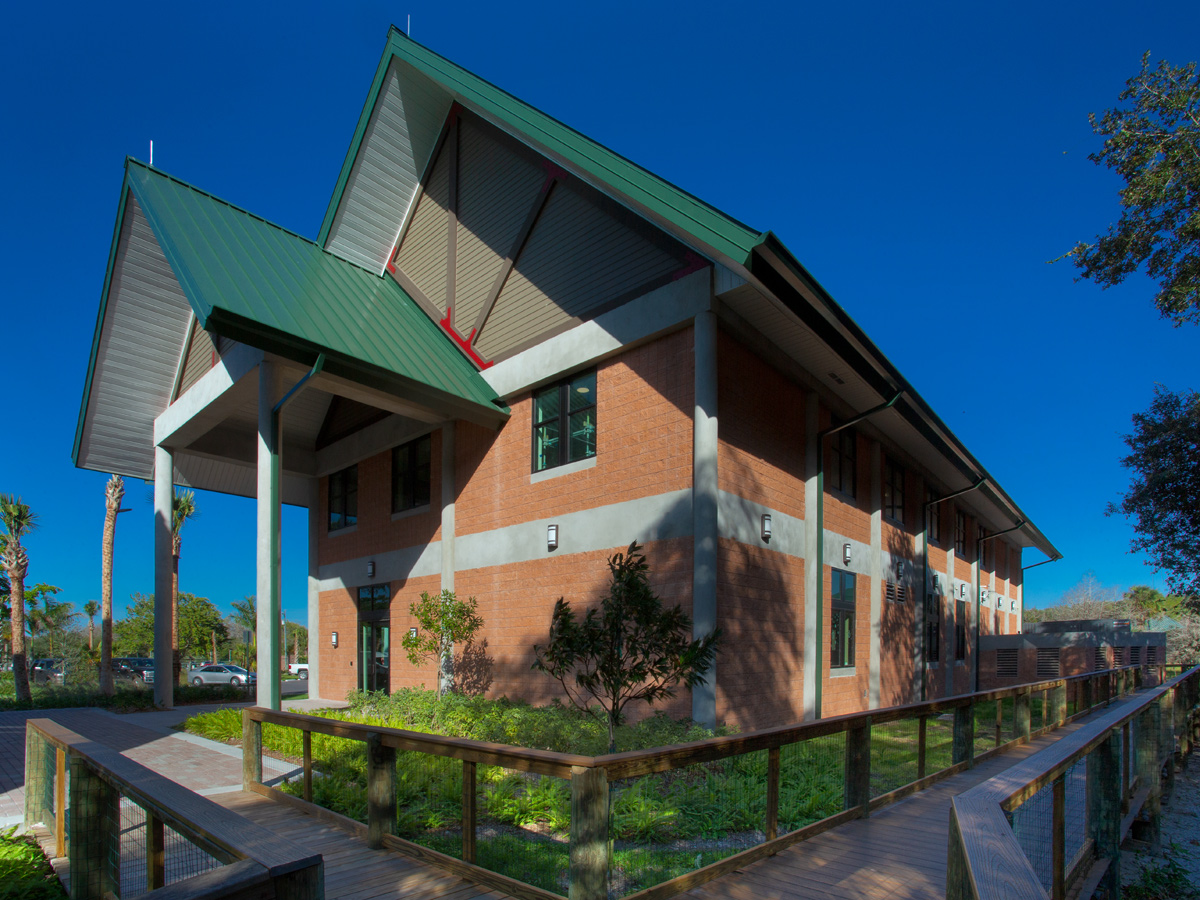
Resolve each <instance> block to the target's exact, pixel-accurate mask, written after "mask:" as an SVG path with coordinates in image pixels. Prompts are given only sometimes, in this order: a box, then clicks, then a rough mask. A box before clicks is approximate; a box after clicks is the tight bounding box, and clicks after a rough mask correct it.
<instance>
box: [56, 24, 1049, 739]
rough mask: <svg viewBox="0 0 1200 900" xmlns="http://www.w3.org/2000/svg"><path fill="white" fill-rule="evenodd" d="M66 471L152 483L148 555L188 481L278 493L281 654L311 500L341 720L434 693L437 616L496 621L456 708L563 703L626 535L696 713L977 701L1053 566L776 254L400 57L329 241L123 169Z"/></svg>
mask: <svg viewBox="0 0 1200 900" xmlns="http://www.w3.org/2000/svg"><path fill="white" fill-rule="evenodd" d="M74 452H75V460H76V464H77V465H80V466H84V467H87V468H94V469H100V470H103V471H117V472H121V473H124V474H127V475H130V476H134V477H143V478H153V479H154V480H155V484H156V497H157V500H156V504H157V509H158V513H157V514H158V515H159V516H160V521H159V534H160V536H161V534H162V532H163V526H164V524H165V521H166V520H165V519H164V518H163V515H164V511H165V510H167V509H169V502H170V496H171V490H172V489H173V486H174V485H178V484H183V485H189V486H192V487H197V488H204V489H210V490H221V491H226V492H229V493H235V494H242V495H245V496H255V497H257V501H258V517H259V518H258V522H259V564H258V572H259V574H258V595H259V598H260V620H261V624H260V631H261V632H262V633H263V634H265V635H270V634H271V632H272V631H274V630H275V626H276V625H277V623H278V621H279V616H278V604H279V506H280V504H281V503H293V504H297V505H301V506H304V507H306V508H307V509H308V511H309V559H310V578H309V635H310V638H309V640H310V645H309V646H310V679H311V680H312V684H313V685H314V686H315V689H314V690H313V693H319V695H320V696H322V697H326V698H338V697H342V696H344V695H345V694H346V693H347V692H348V691H350V690H352V689H356V688H358V689H363V688H365V689H383V690H390V689H395V688H398V687H401V686H405V685H415V684H421V683H424V684H426V685H430V686H432V684H433V683H434V681H435V679H436V672H435V669H434V667H433V666H432V665H431V666H429V667H427V668H417V667H413V666H411V665H410V664H409V663H408V661H407V660H406V659H405V658H404V656H403V654H402V653H401V652H399V641H400V638H401V637H402V635H403V634H404V633H406V632H407V631H408V630H409V628H411V627H413V626H414V624H415V623H414V622H413V621H412V618H411V616H410V615H409V606H410V604H411V603H412V602H413V601H414V600H415V599H416V598H417V597H418V596H419V595H420V594H421V593H422V592H424V591H428V592H430V593H436V592H438V591H440V590H443V589H446V590H453V591H455V592H457V593H458V594H459V595H460V596H467V595H469V596H473V597H475V598H477V601H478V604H479V612H480V614H481V615H482V617H483V620H484V622H485V626H484V628H483V630H482V632H481V634H480V636H479V639H478V640H477V642H476V644H475V645H474V646H472V647H471V648H466V649H464V648H457V649H456V652H457V658H456V661H455V662H456V666H455V668H456V676H457V678H458V681H459V682H460V684H461V685H462V686H463V687H464V688H465V689H469V690H478V691H485V692H491V693H493V694H507V695H509V696H522V697H527V698H529V699H530V700H533V701H547V700H549V699H551V698H552V697H553V696H555V691H554V687H555V686H556V683H555V682H553V681H551V680H550V679H547V678H546V677H545V676H543V675H540V674H538V673H535V672H533V671H531V669H530V666H531V663H532V661H533V646H534V644H536V643H539V642H542V643H544V642H545V640H546V636H547V632H548V626H549V622H550V614H551V610H552V608H553V605H554V602H555V600H556V599H557V598H558V597H560V596H565V597H566V598H568V599H570V600H572V601H573V602H576V603H583V604H587V603H589V602H594V601H596V600H598V599H599V597H600V596H601V595H602V593H603V591H604V589H605V586H606V584H607V576H608V570H607V566H606V560H607V559H608V557H609V556H610V555H611V554H613V553H614V552H617V551H619V550H622V549H624V548H625V547H626V546H628V545H629V544H630V542H631V541H634V540H636V541H638V542H639V543H640V544H641V545H643V547H644V548H645V551H644V552H645V553H646V555H647V557H648V559H649V561H650V565H651V579H652V582H653V583H654V585H655V587H656V589H657V590H658V592H659V594H660V595H661V596H662V597H663V599H664V600H665V601H666V602H668V603H679V604H681V605H682V606H683V607H684V608H685V609H686V610H687V611H688V613H689V614H690V616H691V617H692V619H693V622H694V630H695V633H696V634H697V635H703V634H706V633H708V632H709V631H711V630H712V629H713V628H717V627H719V628H721V629H722V630H723V633H724V639H723V643H722V645H721V650H720V652H719V654H718V658H717V662H716V665H715V667H714V670H712V671H710V672H709V675H708V680H707V682H706V683H705V684H704V685H701V686H700V687H698V688H696V689H694V690H692V691H690V692H684V694H683V695H681V696H679V697H678V698H677V699H676V701H675V703H674V704H673V705H672V706H671V711H672V712H674V713H681V714H691V715H692V716H693V717H695V718H696V719H697V720H699V721H703V722H707V723H710V724H712V723H715V722H728V723H731V724H737V725H739V726H741V727H743V728H754V727H762V726H766V725H772V724H779V723H782V722H788V721H797V720H800V719H805V718H814V717H819V716H828V715H834V714H839V713H844V712H852V711H857V710H861V709H865V708H871V707H876V706H887V705H893V704H897V703H904V702H910V701H913V700H918V699H921V698H922V697H927V698H932V697H939V696H945V695H949V694H955V693H962V692H964V691H968V690H971V689H972V688H973V686H974V685H975V684H976V683H977V678H978V673H977V671H976V658H977V655H978V654H977V648H978V640H979V637H980V636H981V635H993V634H1001V635H1003V634H1014V633H1016V632H1019V631H1020V626H1021V600H1022V596H1021V594H1022V583H1023V579H1022V571H1023V570H1022V553H1023V551H1024V550H1025V549H1032V550H1034V551H1040V553H1041V554H1044V555H1045V556H1047V557H1049V558H1052V559H1053V558H1057V556H1058V554H1057V552H1056V551H1055V549H1054V547H1053V546H1052V545H1051V544H1050V543H1049V541H1047V539H1046V538H1045V537H1044V536H1043V535H1042V534H1041V533H1040V531H1038V530H1037V528H1036V527H1035V526H1034V525H1033V524H1032V523H1030V522H1029V521H1028V519H1027V517H1026V516H1025V515H1024V514H1023V513H1022V512H1021V511H1020V509H1019V508H1018V507H1017V506H1016V504H1015V503H1014V502H1013V501H1012V499H1011V498H1010V497H1009V496H1008V495H1007V494H1006V493H1005V492H1004V490H1003V489H1002V488H1001V487H1000V486H999V485H998V484H997V483H996V482H995V481H994V479H992V478H991V477H990V476H989V475H988V473H987V472H986V471H985V470H984V469H983V467H982V466H981V465H980V464H979V462H978V461H977V460H976V459H975V458H974V456H972V455H971V453H970V452H969V451H968V450H967V449H966V448H965V447H964V446H963V445H962V444H961V442H959V441H958V439H957V438H955V436H954V435H953V434H952V433H951V432H950V431H949V429H947V428H946V426H945V425H944V424H943V423H942V422H941V421H940V419H938V417H937V416H936V414H935V413H934V412H933V411H932V410H931V409H930V408H929V407H928V405H927V404H926V403H925V402H924V400H922V399H921V397H920V396H919V395H918V394H917V393H916V392H915V391H914V390H913V389H912V387H911V386H910V385H909V384H908V383H907V381H905V380H904V378H903V377H902V376H901V375H900V373H899V372H897V371H896V370H895V369H894V367H892V366H891V364H890V363H889V362H888V361H887V360H886V358H885V357H884V356H883V354H882V353H881V352H880V351H879V349H878V348H877V347H876V346H875V345H874V344H873V343H872V342H871V341H870V339H869V338H867V336H866V335H865V334H864V333H862V331H861V330H860V329H859V328H858V327H857V326H856V325H855V324H854V322H853V321H852V320H851V319H850V318H849V316H848V315H847V314H846V313H845V311H843V310H842V309H841V308H840V307H839V306H838V305H837V304H836V303H835V302H834V301H833V299H832V298H831V297H829V296H828V295H827V294H826V293H825V292H824V291H823V289H821V287H820V285H819V284H817V282H816V281H815V280H814V279H813V278H812V277H811V276H810V275H809V274H808V272H807V271H805V270H804V268H803V266H801V264H800V263H799V262H798V261H796V260H795V259H794V257H792V255H791V254H790V253H789V252H788V251H787V249H786V248H785V247H784V246H783V245H782V244H781V243H780V242H779V241H778V239H777V238H776V237H775V236H774V235H773V234H772V233H770V232H760V231H757V230H755V229H751V228H748V227H747V226H745V225H742V224H741V223H739V222H736V221H735V220H733V219H731V218H729V217H728V216H726V215H724V214H723V213H721V212H719V211H718V210H715V209H713V208H712V207H709V206H707V205H706V204H704V203H703V202H701V201H699V200H697V199H696V198H694V197H691V196H690V195H688V194H686V193H685V192H683V191H681V190H679V189H678V188H675V187H674V186H672V185H670V184H669V183H667V182H665V181H663V180H661V179H659V178H657V177H656V176H654V175H652V174H650V173H649V172H646V171H645V170H643V169H640V168H639V167H637V166H636V165H634V164H632V163H630V162H629V161H627V160H625V159H623V158H621V157H619V156H617V155H616V154H613V153H611V151H608V150H606V149H605V148H603V147H602V146H600V145H599V144H596V143H595V142H593V141H590V140H589V139H587V138H585V137H583V136H582V135H579V134H578V133H577V132H574V131H572V130H571V129H569V128H567V127H566V126H564V125H562V124H561V123H558V122H556V121H555V120H553V119H551V118H550V117H548V116H546V115H544V114H543V113H540V112H539V111H537V110H535V109H533V108H532V107H529V106H528V105H526V104H523V103H521V102H520V101H518V100H516V99H515V98H513V97H511V96H509V95H507V94H505V93H503V92H502V91H500V90H498V89H497V88H494V87H493V86H491V85H489V84H487V83H486V82H483V81H482V80H480V79H478V78H477V77H475V76H473V75H471V74H470V73H469V72H466V71H465V70H463V69H461V68H460V67H458V66H455V65H454V64H453V63H450V62H449V61H447V60H445V59H443V58H442V57H439V56H437V55H436V54H434V53H432V52H431V51H429V50H427V49H426V48H423V47H421V46H420V45H418V44H416V43H414V42H412V41H411V40H409V39H408V38H407V37H405V36H404V35H403V34H401V33H399V32H398V31H396V30H393V31H392V32H391V33H390V34H389V37H388V43H387V46H386V49H385V52H384V55H383V59H382V60H381V62H380V65H379V67H378V70H377V73H376V77H375V79H374V82H373V84H372V87H371V91H370V94H369V96H368V101H367V104H366V106H365V108H364V111H363V114H362V117H361V120H360V122H359V125H358V128H357V129H356V132H355V135H354V137H353V140H352V143H351V147H350V151H349V153H348V155H347V158H346V161H345V164H344V166H343V168H342V171H341V173H340V174H339V177H338V180H337V183H336V186H335V191H334V197H333V200H332V201H331V203H330V207H329V210H328V212H327V214H326V217H325V221H324V222H323V223H322V226H321V229H320V232H319V235H318V238H317V240H316V241H307V240H305V239H303V238H301V237H299V236H297V235H294V234H290V233H288V232H285V231H283V230H282V229H278V228H276V227H274V226H271V225H270V224H269V223H266V222H264V221H263V220H261V219H259V218H257V217H255V216H253V215H251V214H249V213H247V212H245V211H243V210H240V209H237V208H236V207H233V206H230V205H229V204H227V203H225V202H223V201H221V200H218V199H217V198H214V197H211V196H210V195H207V194H205V193H203V192H202V191H199V190H198V189H196V188H193V187H191V186H189V185H185V184H183V183H181V182H179V181H177V180H174V179H172V178H170V177H169V176H167V175H165V174H163V173H161V172H159V171H157V170H154V169H151V168H149V167H146V166H143V165H141V164H140V163H136V162H134V161H129V162H128V163H127V166H126V179H125V185H124V188H123V190H122V201H121V207H120V210H119V213H118V222H117V228H116V233H115V237H114V242H113V250H112V255H111V259H110V264H109V270H108V273H107V275H106V281H105V290H104V299H103V301H102V306H101V311H100V317H99V321H98V325H97V331H96V339H95V343H94V347H93V353H92V359H91V363H90V365H89V374H88V382H87V385H86V387H85V394H84V403H83V408H82V410H81V413H80V424H79V429H78V433H77V437H76V445H75V451H74ZM162 559H163V556H162V551H161V550H160V552H159V570H161V569H162V565H163V564H162ZM166 559H167V566H168V567H169V554H168V556H167V557H166ZM160 574H161V572H160ZM168 576H169V571H168ZM156 593H158V592H157V591H156ZM264 598H265V601H266V602H264ZM274 640H275V642H276V643H277V640H278V637H277V632H276V635H275V637H274ZM262 644H263V646H262V649H261V651H260V652H261V653H262V654H263V659H272V658H275V656H277V650H278V648H277V646H275V647H274V648H273V646H272V642H271V639H268V640H264V641H263V642H262ZM273 651H274V656H273V655H272V653H273ZM163 656H164V654H159V657H160V658H163ZM261 668H262V670H263V671H264V672H265V671H266V670H267V669H270V668H273V666H270V665H264V666H262V667H261ZM259 683H260V702H262V703H264V704H268V705H272V704H277V703H278V685H277V683H274V684H273V679H272V678H270V677H269V676H266V675H264V676H263V677H261V678H260V682H259ZM272 692H273V693H272ZM160 699H162V700H163V701H164V702H168V703H169V702H170V697H169V696H164V697H162V698H160Z"/></svg>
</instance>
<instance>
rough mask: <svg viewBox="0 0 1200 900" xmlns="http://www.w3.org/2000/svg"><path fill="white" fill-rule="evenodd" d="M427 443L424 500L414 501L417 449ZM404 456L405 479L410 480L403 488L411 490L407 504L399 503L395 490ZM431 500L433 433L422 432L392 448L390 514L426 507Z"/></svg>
mask: <svg viewBox="0 0 1200 900" xmlns="http://www.w3.org/2000/svg"><path fill="white" fill-rule="evenodd" d="M423 444H424V445H427V446H428V448H429V450H428V456H427V461H426V464H425V468H426V472H425V482H426V483H425V485H424V487H425V499H424V502H420V503H418V502H416V501H417V499H418V488H419V485H418V483H417V482H418V480H419V477H420V463H419V462H418V457H419V451H420V447H421V445H423ZM402 456H406V457H407V460H405V462H406V465H407V468H406V470H405V480H406V481H407V482H411V483H409V484H406V485H405V486H404V487H405V490H411V501H412V502H409V503H408V505H407V506H402V505H400V502H399V493H398V491H397V487H398V482H399V475H400V462H401V457H402ZM432 502H433V434H432V433H430V434H423V435H421V436H420V437H416V438H413V439H412V440H411V441H406V442H405V443H403V444H400V445H399V446H396V447H393V448H392V515H395V514H396V513H404V512H409V511H410V510H414V509H421V508H422V507H428V506H430V505H431V504H432Z"/></svg>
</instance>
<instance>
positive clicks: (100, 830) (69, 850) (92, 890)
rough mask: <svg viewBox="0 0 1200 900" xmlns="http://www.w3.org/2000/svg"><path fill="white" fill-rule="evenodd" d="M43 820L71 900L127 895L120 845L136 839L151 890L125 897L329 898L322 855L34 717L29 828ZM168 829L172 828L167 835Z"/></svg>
mask: <svg viewBox="0 0 1200 900" xmlns="http://www.w3.org/2000/svg"><path fill="white" fill-rule="evenodd" d="M123 801H124V802H123ZM130 804H132V805H136V806H137V807H139V808H140V809H141V810H142V811H144V825H143V826H142V828H141V829H138V831H140V833H132V834H131V833H130V831H131V829H130V828H129V827H123V824H122V817H123V815H124V814H125V813H127V812H129V807H130ZM38 824H42V825H45V826H46V828H47V829H48V831H49V832H50V834H51V835H52V836H53V843H54V849H53V853H54V855H55V857H65V858H66V859H67V860H68V862H69V868H70V895H71V898H72V900H108V898H113V897H116V898H120V897H121V896H122V872H121V865H122V853H121V850H122V843H123V842H124V843H125V844H126V845H127V846H126V849H129V847H128V845H129V844H130V843H133V844H136V845H138V847H137V850H138V852H137V854H136V855H137V856H139V857H140V856H141V855H142V854H143V852H144V856H145V872H144V880H143V878H142V877H141V876H142V874H143V873H137V874H138V878H136V879H133V880H135V881H136V882H137V883H138V888H142V887H143V886H144V890H145V891H148V893H144V894H143V890H141V889H134V890H133V891H130V892H129V896H133V895H134V894H135V893H136V894H138V895H144V896H145V897H147V898H153V900H176V898H184V897H186V898H188V900H208V898H212V900H216V898H247V900H248V898H251V897H271V896H273V897H275V898H276V900H322V898H323V897H324V895H325V888H324V863H323V861H322V858H321V855H320V854H319V853H310V852H308V851H307V850H305V849H303V848H301V847H299V846H297V845H295V844H293V843H291V842H290V841H287V840H285V839H283V838H280V837H278V836H276V835H275V834H273V833H271V832H270V831H267V830H266V829H265V828H262V827H260V826H258V825H255V824H253V823H252V822H249V821H247V820H246V819H243V818H242V817H241V816H239V815H237V814H236V813H233V812H230V811H229V810H226V809H225V808H223V807H221V806H218V805H217V804H216V803H214V802H213V801H211V800H209V799H207V798H205V797H201V796H200V795H198V794H195V793H193V792H192V791H189V790H188V789H187V788H184V787H181V786H180V785H178V784H176V783H175V782H173V781H171V780H169V779H167V778H165V777H163V776H162V775H159V774H157V773H155V772H152V771H151V770H149V769H147V768H146V767H144V766H142V765H140V764H138V763H136V762H134V761H133V760H131V759H129V758H127V757H125V756H122V755H121V754H120V753H118V752H117V751H115V750H113V749H111V748H109V747H106V746H104V745H102V744H98V743H96V742H94V741H90V740H87V739H86V738H83V737H81V736H80V735H78V734H76V733H75V732H73V731H70V730H68V729H66V728H64V727H62V726H61V725H59V724H57V723H55V722H53V721H51V720H49V719H30V720H29V721H28V722H27V723H26V730H25V825H26V827H27V828H33V827H34V826H35V825H38ZM168 829H170V831H171V832H174V835H170V837H171V839H170V840H168V835H169V832H168ZM122 831H124V832H125V834H124V835H122ZM176 835H177V836H178V837H176ZM176 851H179V853H178V856H179V857H180V858H175V855H176ZM189 869H193V870H202V871H197V874H191V873H190V872H189V871H188V870H189ZM168 873H171V874H173V875H175V876H176V877H175V879H169V878H168ZM168 881H171V883H169V884H168Z"/></svg>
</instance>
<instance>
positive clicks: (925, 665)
mask: <svg viewBox="0 0 1200 900" xmlns="http://www.w3.org/2000/svg"><path fill="white" fill-rule="evenodd" d="M986 481H987V479H986V478H980V479H979V480H978V481H977V482H975V483H974V484H973V485H971V486H970V487H965V488H963V489H962V490H961V491H955V492H954V493H952V494H947V495H946V496H944V497H938V498H937V499H935V500H930V501H929V502H928V503H925V504H923V505H922V507H921V509H922V511H923V513H924V516H925V519H924V521H922V522H921V527H922V528H923V529H924V530H923V532H922V534H924V539H923V540H922V542H921V544H922V551H923V552H922V554H921V556H922V559H921V569H922V577H923V579H924V584H925V585H928V584H929V511H930V510H931V509H932V508H933V507H935V506H937V505H938V504H939V503H945V502H946V501H947V500H953V499H954V498H955V497H961V496H962V495H963V494H969V493H971V491H975V490H978V489H979V488H981V487H983V485H984V482H986ZM946 577H947V578H949V579H951V580H953V578H954V573H953V572H947V573H946ZM927 589H928V588H924V590H927ZM928 625H929V598H928V597H926V596H922V598H921V700H922V701H925V700H927V699H928V697H927V696H926V695H927V694H928V693H929V690H928V688H927V687H926V684H925V682H926V680H927V677H928V673H929V648H928V647H926V646H925V641H926V636H927V632H926V627H927V626H928Z"/></svg>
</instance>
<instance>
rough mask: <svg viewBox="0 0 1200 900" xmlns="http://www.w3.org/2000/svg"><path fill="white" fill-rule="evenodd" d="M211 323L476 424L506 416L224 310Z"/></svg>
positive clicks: (239, 337)
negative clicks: (320, 358) (318, 359)
mask: <svg viewBox="0 0 1200 900" xmlns="http://www.w3.org/2000/svg"><path fill="white" fill-rule="evenodd" d="M211 322H212V328H213V330H215V331H216V332H218V333H219V334H221V335H224V336H225V337H229V338H232V339H233V340H235V341H241V342H242V343H245V344H248V345H250V346H252V347H256V348H258V349H259V350H262V351H264V352H267V353H274V354H276V355H277V356H281V357H283V358H285V359H290V360H292V361H293V362H297V363H300V364H302V365H305V366H310V365H312V361H313V360H314V359H315V358H316V357H317V355H318V354H321V353H324V354H325V356H326V362H325V368H324V371H325V372H328V373H329V374H330V375H339V376H341V377H343V378H347V379H349V380H351V381H355V382H357V383H359V384H363V385H367V386H369V387H375V388H380V389H382V390H385V391H388V392H390V393H392V394H395V395H396V396H397V397H400V398H403V399H405V400H411V401H413V402H414V403H418V404H422V405H425V406H428V407H429V408H431V409H436V410H439V411H446V412H447V413H449V416H448V417H449V418H459V419H466V420H467V421H470V422H474V423H475V424H477V425H483V426H486V427H491V428H495V427H498V426H499V425H501V424H502V423H503V422H505V421H506V420H507V419H508V417H509V411H508V408H507V407H498V406H487V405H484V404H481V403H475V402H473V401H471V400H468V399H466V398H464V397H460V396H458V395H456V394H452V393H449V392H447V391H442V390H439V389H438V388H435V387H432V386H431V385H427V384H424V383H423V382H420V381H416V380H415V379H411V378H406V377H405V376H403V375H398V374H397V373H395V372H390V371H388V370H387V369H383V368H380V367H378V366H374V365H371V364H369V363H364V362H363V361H361V360H358V359H355V358H353V357H350V356H347V355H345V354H343V353H338V352H336V351H332V350H329V349H328V348H326V347H321V346H318V345H316V344H313V343H312V342H310V341H306V340H303V339H301V338H298V337H296V336H295V335H291V334H287V333H286V332H283V331H280V330H278V329H276V328H271V327H269V326H266V325H262V324H260V323H258V322H254V321H252V320H250V319H247V318H244V317H242V316H239V315H237V314H234V313H230V312H227V311H226V310H223V309H219V308H218V309H214V310H213V313H212V316H211Z"/></svg>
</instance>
